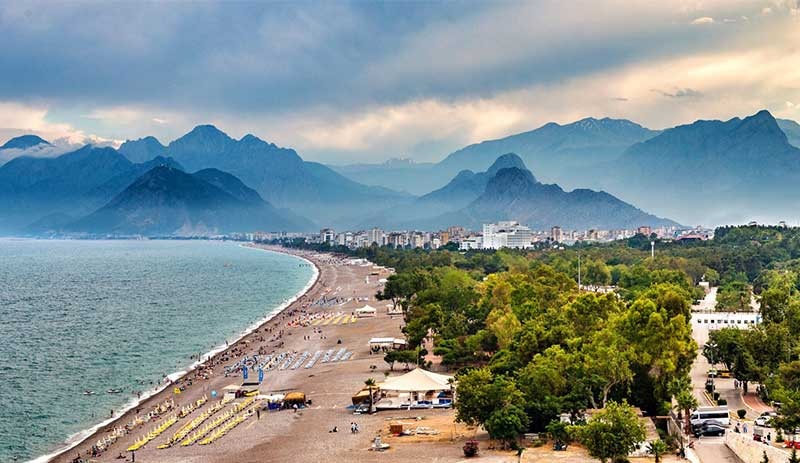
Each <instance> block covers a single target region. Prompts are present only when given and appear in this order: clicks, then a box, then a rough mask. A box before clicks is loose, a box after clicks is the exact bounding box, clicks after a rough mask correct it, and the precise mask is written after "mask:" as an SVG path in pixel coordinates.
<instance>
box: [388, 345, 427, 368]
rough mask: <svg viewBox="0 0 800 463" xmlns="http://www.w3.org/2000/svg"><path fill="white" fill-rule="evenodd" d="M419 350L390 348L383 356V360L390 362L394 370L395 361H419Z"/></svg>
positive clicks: (408, 362) (407, 362)
mask: <svg viewBox="0 0 800 463" xmlns="http://www.w3.org/2000/svg"><path fill="white" fill-rule="evenodd" d="M418 359H419V351H417V350H390V351H389V352H387V353H386V355H384V356H383V361H384V362H386V363H388V364H389V369H390V370H392V371H394V363H395V362H401V363H405V364H406V368H408V365H409V364H410V363H417V360H418Z"/></svg>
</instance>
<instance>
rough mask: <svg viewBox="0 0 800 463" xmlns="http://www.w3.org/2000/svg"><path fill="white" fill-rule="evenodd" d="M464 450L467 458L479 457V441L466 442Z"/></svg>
mask: <svg viewBox="0 0 800 463" xmlns="http://www.w3.org/2000/svg"><path fill="white" fill-rule="evenodd" d="M462 449H463V450H464V456H465V457H467V458H471V457H474V456H476V455H478V441H476V440H468V441H466V442H464V447H462Z"/></svg>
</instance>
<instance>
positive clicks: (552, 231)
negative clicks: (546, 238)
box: [550, 226, 564, 243]
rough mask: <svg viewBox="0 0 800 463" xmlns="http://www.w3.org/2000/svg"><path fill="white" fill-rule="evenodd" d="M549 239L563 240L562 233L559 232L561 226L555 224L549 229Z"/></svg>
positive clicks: (556, 241)
mask: <svg viewBox="0 0 800 463" xmlns="http://www.w3.org/2000/svg"><path fill="white" fill-rule="evenodd" d="M550 239H551V240H552V241H553V242H555V243H560V242H562V241H564V234H563V233H562V232H561V227H559V226H555V227H553V228H551V229H550Z"/></svg>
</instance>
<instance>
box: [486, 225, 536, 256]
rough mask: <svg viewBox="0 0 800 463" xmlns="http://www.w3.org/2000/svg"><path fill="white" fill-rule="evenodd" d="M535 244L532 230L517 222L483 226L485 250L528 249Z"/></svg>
mask: <svg viewBox="0 0 800 463" xmlns="http://www.w3.org/2000/svg"><path fill="white" fill-rule="evenodd" d="M532 244H533V232H532V231H531V229H530V228H528V227H526V226H524V225H520V224H519V222H515V221H501V222H497V223H487V224H483V249H502V248H514V249H526V248H529V247H531V246H532Z"/></svg>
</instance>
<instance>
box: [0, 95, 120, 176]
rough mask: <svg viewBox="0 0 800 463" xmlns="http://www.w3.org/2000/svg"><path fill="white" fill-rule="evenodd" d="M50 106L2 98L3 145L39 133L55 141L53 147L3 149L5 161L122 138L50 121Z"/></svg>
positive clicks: (0, 127) (111, 142) (112, 142)
mask: <svg viewBox="0 0 800 463" xmlns="http://www.w3.org/2000/svg"><path fill="white" fill-rule="evenodd" d="M47 115H48V108H46V107H44V106H30V105H24V104H20V103H13V102H0V140H2V142H0V145H1V144H2V143H4V142H5V141H6V140H8V139H10V138H13V137H18V136H20V135H26V134H34V135H38V136H40V137H42V138H44V139H45V140H47V141H49V142H50V143H52V144H53V146H52V147H47V148H36V149H33V150H8V151H6V152H4V153H3V157H4V159H2V160H0V162H5V161H7V160H8V159H11V158H12V157H16V156H20V155H30V156H39V157H48V156H57V155H60V154H63V153H66V152H68V151H71V150H74V149H77V148H79V147H80V146H82V145H85V144H87V143H91V144H93V145H108V146H115V147H116V146H119V144H120V143H121V142H120V141H119V140H114V139H109V138H105V137H100V136H97V135H95V134H91V133H86V132H84V131H83V130H79V129H76V128H75V127H73V126H72V125H70V124H66V123H61V122H51V121H50V120H48V118H47Z"/></svg>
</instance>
